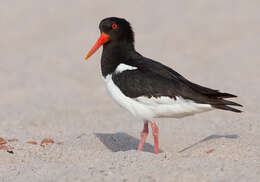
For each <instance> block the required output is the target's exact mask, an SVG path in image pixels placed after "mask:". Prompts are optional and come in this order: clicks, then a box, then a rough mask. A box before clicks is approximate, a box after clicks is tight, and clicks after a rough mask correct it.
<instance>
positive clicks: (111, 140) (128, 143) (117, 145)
mask: <svg viewBox="0 0 260 182" xmlns="http://www.w3.org/2000/svg"><path fill="white" fill-rule="evenodd" d="M95 135H96V136H97V138H98V139H99V140H100V141H101V142H102V143H103V144H104V145H105V146H106V147H107V148H108V149H109V150H111V151H112V152H119V151H128V150H136V149H137V147H138V144H139V140H138V139H137V138H135V137H133V136H130V135H128V134H126V133H121V132H119V133H95ZM142 151H145V152H151V153H153V152H154V147H153V145H151V144H149V143H145V144H144V146H143V150H142ZM159 152H162V150H159Z"/></svg>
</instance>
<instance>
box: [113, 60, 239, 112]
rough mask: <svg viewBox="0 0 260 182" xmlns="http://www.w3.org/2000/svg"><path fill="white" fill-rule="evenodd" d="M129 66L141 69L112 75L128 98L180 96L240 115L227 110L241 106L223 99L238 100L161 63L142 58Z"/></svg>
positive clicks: (132, 61)
mask: <svg viewBox="0 0 260 182" xmlns="http://www.w3.org/2000/svg"><path fill="white" fill-rule="evenodd" d="M126 64H128V65H131V66H135V67H137V68H138V69H136V70H127V71H124V72H122V73H117V74H113V76H112V79H113V81H114V82H115V84H116V85H117V86H118V87H119V88H120V90H121V91H122V92H123V93H124V94H125V95H126V96H128V97H131V98H136V97H139V96H146V97H160V96H168V97H171V98H176V96H181V97H183V98H184V99H190V100H193V101H195V102H197V103H202V104H211V105H212V106H213V107H215V108H219V109H224V110H230V111H234V112H241V111H240V110H237V109H234V108H231V107H229V106H227V105H233V106H241V105H240V104H237V103H235V102H232V101H228V100H224V99H223V98H230V97H236V96H235V95H232V94H229V93H221V92H219V91H218V90H213V89H210V88H206V87H203V86H200V85H198V84H194V83H192V82H190V81H189V80H187V79H185V78H184V77H183V76H181V75H180V74H179V73H177V72H175V71H174V70H172V69H171V68H169V67H167V66H165V65H162V64H161V63H159V62H156V61H153V60H150V59H147V58H144V57H142V59H139V60H129V61H127V62H126Z"/></svg>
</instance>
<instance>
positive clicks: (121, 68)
mask: <svg viewBox="0 0 260 182" xmlns="http://www.w3.org/2000/svg"><path fill="white" fill-rule="evenodd" d="M136 69H138V68H137V67H134V66H130V65H127V64H123V63H121V64H119V65H118V66H117V67H116V70H115V73H122V72H123V71H127V70H136Z"/></svg>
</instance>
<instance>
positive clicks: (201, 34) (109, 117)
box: [0, 0, 260, 182]
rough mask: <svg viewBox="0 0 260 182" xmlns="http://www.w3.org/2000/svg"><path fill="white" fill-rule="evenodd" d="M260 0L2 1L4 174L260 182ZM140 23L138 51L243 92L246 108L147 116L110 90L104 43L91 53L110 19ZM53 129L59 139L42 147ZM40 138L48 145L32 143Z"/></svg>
mask: <svg viewBox="0 0 260 182" xmlns="http://www.w3.org/2000/svg"><path fill="white" fill-rule="evenodd" d="M259 7H260V1H258V0H251V1H244V0H236V1H233V0H211V1H207V0H196V1H192V0H184V1H177V0H174V1H163V2H159V1H149V2H148V1H137V0H133V1H100V0H98V1H88V0H87V1H83V0H82V1H60V0H57V1H51V0H46V1H33V0H26V1H18V0H16V1H15V0H14V1H2V3H1V6H0V27H1V31H0V32H1V33H0V51H1V53H0V98H1V99H0V137H2V138H4V139H5V140H8V139H17V141H10V142H8V143H7V144H5V145H4V146H8V152H7V151H6V150H4V148H3V150H0V181H3V182H7V181H8V182H20V181H21V182H24V181H28V182H38V181H39V182H40V181H44V182H47V181H55V182H72V181H73V182H89V181H124V182H126V181H131V182H132V181H140V182H145V181H148V182H150V181H169V182H173V181H174V182H179V181H189V182H190V181H196V182H197V181H200V182H204V181H205V182H211V181H213V182H232V181H234V182H237V181H247V182H248V181H250V182H253V181H255V182H258V181H260V119H259V118H260V99H259V93H260V81H259V77H260V71H259V67H260V36H259V32H260V13H259ZM110 16H118V17H124V18H126V19H127V20H129V21H130V22H131V23H132V26H133V28H134V31H135V35H136V49H137V50H138V51H139V52H140V53H141V54H143V55H145V56H147V57H150V58H153V59H155V60H159V61H160V62H162V63H164V64H166V65H168V66H170V67H172V68H173V69H175V70H176V71H178V72H179V73H181V74H182V75H183V76H185V77H186V78H188V79H190V80H192V81H193V82H196V83H199V84H202V85H204V86H207V87H211V88H215V89H219V90H221V91H224V92H230V93H233V94H236V95H238V96H239V97H238V98H237V99H235V101H237V102H238V103H241V104H242V105H244V107H243V110H244V112H243V113H242V114H237V113H231V112H225V111H212V112H208V113H204V114H200V115H195V116H192V117H187V118H183V119H171V118H170V119H157V120H156V121H158V122H159V128H160V150H161V152H160V153H159V154H158V155H154V154H153V137H152V136H151V135H149V137H148V140H147V143H146V144H145V147H144V151H143V152H137V151H136V148H137V145H138V141H139V137H140V131H141V130H142V127H143V123H142V121H140V120H138V119H136V118H134V117H133V116H131V115H130V113H128V112H127V111H125V110H123V109H122V108H120V107H119V106H118V105H117V104H115V103H114V101H113V100H112V99H111V98H110V97H109V95H108V94H107V92H106V90H105V87H104V83H103V80H102V76H101V72H100V55H101V50H102V49H100V50H99V51H98V52H97V53H96V54H95V55H93V56H92V57H91V58H90V59H89V61H84V57H85V55H86V53H87V52H88V51H89V49H90V48H91V47H92V45H93V44H94V43H95V41H96V40H97V38H98V36H99V30H98V24H99V21H100V20H101V19H103V18H105V17H110ZM44 138H51V139H52V140H53V141H54V143H53V144H46V145H44V146H40V145H39V144H40V142H41V141H42V140H43V139H44ZM28 141H35V142H37V145H33V144H28V143H26V142H28Z"/></svg>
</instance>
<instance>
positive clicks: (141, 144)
mask: <svg viewBox="0 0 260 182" xmlns="http://www.w3.org/2000/svg"><path fill="white" fill-rule="evenodd" d="M148 133H149V129H148V121H145V123H144V129H143V131H142V132H141V140H140V143H139V146H138V149H137V150H138V151H141V150H142V148H143V146H144V142H145V139H146V137H147V135H148Z"/></svg>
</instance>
